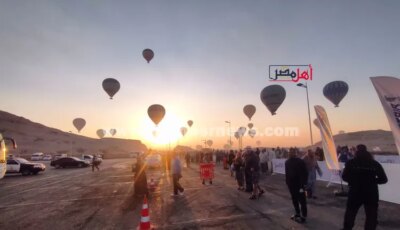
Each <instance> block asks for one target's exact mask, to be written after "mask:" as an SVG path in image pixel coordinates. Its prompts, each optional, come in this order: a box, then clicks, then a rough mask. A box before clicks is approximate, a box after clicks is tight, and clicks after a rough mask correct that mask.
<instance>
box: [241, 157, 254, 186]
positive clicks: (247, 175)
mask: <svg viewBox="0 0 400 230" xmlns="http://www.w3.org/2000/svg"><path fill="white" fill-rule="evenodd" d="M243 159H244V179H245V183H246V189H245V192H249V193H250V192H253V180H252V171H251V149H247V150H246V152H245V153H244V155H243Z"/></svg>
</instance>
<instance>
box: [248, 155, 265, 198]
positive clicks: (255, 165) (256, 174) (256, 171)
mask: <svg viewBox="0 0 400 230" xmlns="http://www.w3.org/2000/svg"><path fill="white" fill-rule="evenodd" d="M249 158H250V159H249V161H248V162H249V167H250V171H251V181H252V183H253V194H252V195H251V196H250V197H249V199H250V200H255V199H257V198H259V197H260V196H261V195H262V194H263V193H264V190H263V189H262V188H261V187H260V185H259V180H260V158H259V156H258V155H257V152H254V151H250V155H249Z"/></svg>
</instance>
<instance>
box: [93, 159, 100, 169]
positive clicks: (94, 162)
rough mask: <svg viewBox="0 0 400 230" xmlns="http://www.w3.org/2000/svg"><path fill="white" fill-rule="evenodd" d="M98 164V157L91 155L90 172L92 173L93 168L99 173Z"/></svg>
mask: <svg viewBox="0 0 400 230" xmlns="http://www.w3.org/2000/svg"><path fill="white" fill-rule="evenodd" d="M99 164H100V160H99V159H98V157H97V156H96V155H93V158H92V172H94V168H96V169H97V171H99V170H100V169H99Z"/></svg>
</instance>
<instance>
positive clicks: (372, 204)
mask: <svg viewBox="0 0 400 230" xmlns="http://www.w3.org/2000/svg"><path fill="white" fill-rule="evenodd" d="M342 178H343V180H344V181H346V182H348V184H349V195H348V199H347V206H346V212H345V215H344V223H343V225H344V226H343V227H344V230H350V229H352V228H353V226H354V220H355V218H356V216H357V212H358V209H359V208H360V207H361V206H362V205H364V209H365V215H366V219H365V225H364V229H366V230H374V229H376V226H377V224H378V220H377V219H378V202H379V192H378V184H386V183H387V181H388V179H387V176H386V173H385V171H384V169H383V168H382V165H381V164H380V163H378V162H377V161H375V160H374V159H373V157H372V155H371V154H370V153H369V152H368V151H367V147H366V146H365V145H358V146H357V151H356V153H355V157H354V159H352V160H349V161H348V162H347V163H346V165H345V168H344V170H343V174H342Z"/></svg>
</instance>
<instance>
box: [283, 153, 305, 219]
mask: <svg viewBox="0 0 400 230" xmlns="http://www.w3.org/2000/svg"><path fill="white" fill-rule="evenodd" d="M285 175H286V184H287V186H288V188H289V192H290V195H291V197H292V202H293V206H294V209H295V212H296V213H295V214H294V215H293V216H292V217H291V219H292V220H295V221H297V222H300V223H304V222H305V221H306V218H307V202H306V195H305V187H306V185H307V180H308V171H307V166H306V163H305V162H304V161H303V160H302V159H300V158H298V157H297V155H296V152H295V151H294V149H291V151H290V152H289V158H288V159H287V160H286V162H285ZM300 206H301V209H300ZM300 210H301V212H300Z"/></svg>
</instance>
